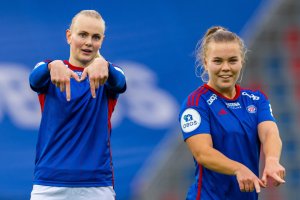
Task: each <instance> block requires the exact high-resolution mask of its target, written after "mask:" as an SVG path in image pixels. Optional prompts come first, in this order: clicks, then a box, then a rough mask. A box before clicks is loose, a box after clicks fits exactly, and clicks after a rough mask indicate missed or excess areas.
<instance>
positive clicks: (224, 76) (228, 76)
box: [219, 75, 231, 79]
mask: <svg viewBox="0 0 300 200" xmlns="http://www.w3.org/2000/svg"><path fill="white" fill-rule="evenodd" d="M219 77H220V78H224V79H229V78H230V77H231V76H230V75H222V76H219Z"/></svg>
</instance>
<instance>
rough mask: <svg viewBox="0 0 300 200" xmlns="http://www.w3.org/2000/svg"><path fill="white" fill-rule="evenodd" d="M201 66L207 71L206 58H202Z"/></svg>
mask: <svg viewBox="0 0 300 200" xmlns="http://www.w3.org/2000/svg"><path fill="white" fill-rule="evenodd" d="M203 68H204V70H205V71H207V61H206V60H204V63H203Z"/></svg>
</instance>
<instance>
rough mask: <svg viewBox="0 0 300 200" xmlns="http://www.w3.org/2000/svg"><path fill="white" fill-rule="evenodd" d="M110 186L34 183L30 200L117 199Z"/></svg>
mask: <svg viewBox="0 0 300 200" xmlns="http://www.w3.org/2000/svg"><path fill="white" fill-rule="evenodd" d="M115 197H116V193H115V191H114V189H113V187H112V186H109V187H53V186H43V185H33V189H32V192H31V198H30V200H87V199H88V200H115Z"/></svg>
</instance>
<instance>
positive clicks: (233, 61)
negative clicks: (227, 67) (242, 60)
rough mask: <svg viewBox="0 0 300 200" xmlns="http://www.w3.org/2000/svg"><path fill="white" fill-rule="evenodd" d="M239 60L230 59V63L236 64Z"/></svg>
mask: <svg viewBox="0 0 300 200" xmlns="http://www.w3.org/2000/svg"><path fill="white" fill-rule="evenodd" d="M236 62H237V60H230V61H229V63H231V64H235V63H236Z"/></svg>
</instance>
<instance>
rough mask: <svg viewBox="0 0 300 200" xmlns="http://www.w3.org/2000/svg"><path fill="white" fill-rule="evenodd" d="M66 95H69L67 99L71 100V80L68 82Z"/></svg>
mask: <svg viewBox="0 0 300 200" xmlns="http://www.w3.org/2000/svg"><path fill="white" fill-rule="evenodd" d="M66 97H67V101H70V100H71V87H70V80H69V81H67V82H66Z"/></svg>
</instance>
